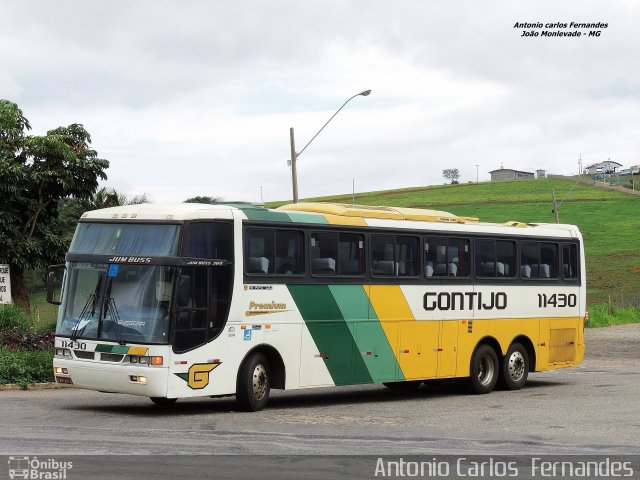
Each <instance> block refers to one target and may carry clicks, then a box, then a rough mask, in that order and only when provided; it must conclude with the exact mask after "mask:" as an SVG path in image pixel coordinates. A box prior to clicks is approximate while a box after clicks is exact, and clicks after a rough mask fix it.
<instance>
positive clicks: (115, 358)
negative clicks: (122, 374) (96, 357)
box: [100, 353, 124, 362]
mask: <svg viewBox="0 0 640 480" xmlns="http://www.w3.org/2000/svg"><path fill="white" fill-rule="evenodd" d="M123 358H124V355H117V354H115V353H101V354H100V360H102V361H103V362H121V361H122V359H123Z"/></svg>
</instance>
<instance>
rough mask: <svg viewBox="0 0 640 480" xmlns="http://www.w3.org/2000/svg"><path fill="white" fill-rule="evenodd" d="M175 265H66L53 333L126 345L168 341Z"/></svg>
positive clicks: (71, 263) (73, 263) (72, 263)
mask: <svg viewBox="0 0 640 480" xmlns="http://www.w3.org/2000/svg"><path fill="white" fill-rule="evenodd" d="M176 270H177V268H176V267H171V266H157V265H117V264H111V265H108V264H106V263H77V262H70V263H68V264H67V273H66V287H65V289H66V298H65V299H64V303H63V304H62V305H61V307H60V313H59V317H58V324H57V328H56V335H61V336H68V337H71V338H82V339H95V340H105V341H113V342H120V343H124V342H131V343H168V336H169V312H170V311H171V295H172V287H173V282H174V277H175V272H176Z"/></svg>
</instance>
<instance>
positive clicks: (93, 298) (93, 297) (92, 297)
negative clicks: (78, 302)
mask: <svg viewBox="0 0 640 480" xmlns="http://www.w3.org/2000/svg"><path fill="white" fill-rule="evenodd" d="M101 286H102V275H99V276H98V283H97V284H96V288H95V290H94V291H93V293H91V294H89V296H88V297H87V301H86V302H85V304H84V307H82V311H81V312H80V315H78V320H76V323H75V324H74V325H73V328H72V329H71V336H70V337H69V338H70V339H71V340H75V339H77V338H78V337H79V336H80V334H81V333H82V332H84V329H85V327H86V326H87V325H84V326H83V327H82V328H81V329H80V330H78V328H79V327H80V322H82V320H83V319H85V318H86V317H88V316H89V309H91V316H92V317H93V316H94V315H95V314H96V304H97V303H98V296H99V294H100V287H101Z"/></svg>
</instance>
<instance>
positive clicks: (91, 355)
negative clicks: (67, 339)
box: [73, 350, 95, 360]
mask: <svg viewBox="0 0 640 480" xmlns="http://www.w3.org/2000/svg"><path fill="white" fill-rule="evenodd" d="M73 353H74V355H75V356H76V358H82V359H83V360H94V359H95V353H93V352H85V351H84V350H74V351H73Z"/></svg>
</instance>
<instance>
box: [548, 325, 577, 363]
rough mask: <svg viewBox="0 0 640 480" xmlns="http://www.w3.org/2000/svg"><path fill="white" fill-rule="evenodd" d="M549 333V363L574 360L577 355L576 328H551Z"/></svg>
mask: <svg viewBox="0 0 640 480" xmlns="http://www.w3.org/2000/svg"><path fill="white" fill-rule="evenodd" d="M549 333H550V336H549V363H559V362H574V361H575V355H576V329H575V328H558V329H551V331H550V332H549Z"/></svg>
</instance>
